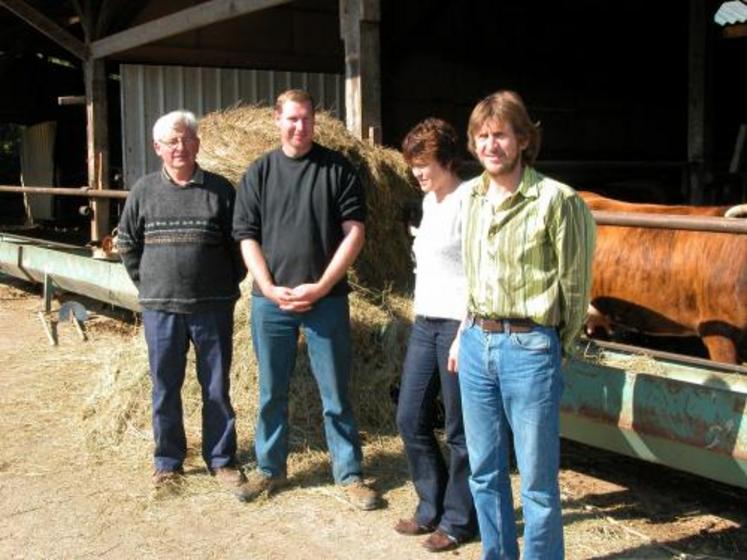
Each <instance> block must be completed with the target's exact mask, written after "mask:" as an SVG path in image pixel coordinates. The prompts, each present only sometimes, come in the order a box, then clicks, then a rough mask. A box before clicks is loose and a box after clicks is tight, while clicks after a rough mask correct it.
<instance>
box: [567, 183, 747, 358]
mask: <svg viewBox="0 0 747 560" xmlns="http://www.w3.org/2000/svg"><path fill="white" fill-rule="evenodd" d="M581 196H582V197H583V198H584V200H586V201H587V204H588V205H589V207H590V208H591V209H592V210H607V211H619V212H644V213H659V214H679V215H686V214H689V215H703V216H722V215H723V212H724V210H725V209H726V208H727V207H714V206H711V207H694V206H664V205H654V204H633V203H626V202H620V201H616V200H611V199H606V198H604V197H601V196H599V195H595V194H592V193H581ZM592 305H593V306H594V307H595V308H596V309H597V310H598V311H599V312H600V313H601V314H602V315H604V317H605V318H607V319H609V320H610V321H611V323H612V324H613V325H621V326H624V327H626V328H629V329H633V330H637V331H639V332H642V333H646V334H659V335H697V336H700V337H701V339H702V340H703V343H704V344H705V345H706V347H707V348H708V352H709V354H710V356H711V359H713V360H716V361H720V362H729V363H737V362H738V360H739V346H740V344H743V343H744V341H745V333H746V332H747V236H745V235H742V234H737V233H712V232H700V231H687V230H669V229H653V228H639V227H619V226H603V225H600V226H598V233H597V248H596V251H595V253H594V278H593V285H592Z"/></svg>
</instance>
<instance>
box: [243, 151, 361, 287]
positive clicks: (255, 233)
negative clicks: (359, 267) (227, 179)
mask: <svg viewBox="0 0 747 560" xmlns="http://www.w3.org/2000/svg"><path fill="white" fill-rule="evenodd" d="M365 216H366V206H365V200H364V197H363V188H362V187H361V182H360V179H359V178H358V175H357V173H356V172H355V170H354V169H353V166H352V165H351V164H350V162H349V161H348V160H347V159H345V157H344V156H343V155H342V154H340V153H339V152H336V151H334V150H330V149H328V148H325V147H323V146H320V145H318V144H314V145H313V146H312V148H311V150H310V151H309V152H308V153H307V154H305V155H304V156H302V157H300V158H290V157H288V156H286V155H285V154H284V153H283V151H282V150H281V149H276V150H273V151H271V152H269V153H267V154H265V155H263V156H261V157H260V158H258V159H257V160H256V161H254V162H253V163H252V164H251V165H250V166H249V169H247V171H246V173H245V174H244V176H243V178H242V179H241V183H240V184H239V188H238V192H237V197H236V207H235V211H234V217H233V236H234V238H235V239H236V240H238V241H240V240H242V239H254V240H255V241H257V242H258V243H259V244H260V246H261V247H262V253H263V254H264V257H265V260H266V261H267V266H268V268H269V270H270V274H271V275H272V278H273V282H274V283H275V285H277V286H286V287H289V288H294V287H296V286H298V285H299V284H305V283H311V282H316V281H318V280H319V279H320V278H321V277H322V275H323V274H324V271H325V269H326V268H327V265H328V264H329V262H330V261H331V260H332V257H333V255H334V254H335V251H336V250H337V248H338V246H339V245H340V242H341V241H342V239H343V231H342V222H344V221H347V220H355V221H359V222H363V221H364V220H365ZM347 292H348V285H347V281H346V279H345V278H344V277H343V279H342V280H340V282H338V283H337V284H336V285H335V287H334V288H333V289H332V290H331V291H330V292H329V295H331V296H335V295H343V294H346V293H347ZM254 293H255V294H259V293H260V292H259V289H258V288H257V286H256V284H255V286H254Z"/></svg>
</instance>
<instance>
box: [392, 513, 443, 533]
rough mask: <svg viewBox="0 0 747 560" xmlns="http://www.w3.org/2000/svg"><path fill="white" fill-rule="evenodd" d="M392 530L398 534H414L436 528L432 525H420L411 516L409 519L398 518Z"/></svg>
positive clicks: (431, 530)
mask: <svg viewBox="0 0 747 560" xmlns="http://www.w3.org/2000/svg"><path fill="white" fill-rule="evenodd" d="M394 530H395V531H397V532H398V533H399V534H400V535H408V536H416V535H426V534H428V533H432V532H433V531H435V530H436V528H435V527H434V526H433V525H421V524H420V523H418V522H417V521H415V518H414V517H412V518H410V519H400V520H399V521H397V524H396V525H395V526H394Z"/></svg>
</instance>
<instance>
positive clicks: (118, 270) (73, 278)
mask: <svg viewBox="0 0 747 560" xmlns="http://www.w3.org/2000/svg"><path fill="white" fill-rule="evenodd" d="M0 272H2V273H4V274H8V275H10V276H14V277H16V278H20V279H21V280H27V281H29V282H38V283H41V284H44V288H45V289H44V293H45V300H46V302H47V310H49V309H48V307H49V306H48V304H49V301H50V299H51V293H52V291H53V290H54V289H61V290H65V291H67V292H72V293H75V294H80V295H84V296H87V297H90V298H93V299H96V300H99V301H104V302H107V303H110V304H112V305H117V306H119V307H124V308H126V309H131V310H133V311H138V310H139V309H140V306H139V305H138V300H137V290H136V289H135V286H134V285H133V283H132V281H131V280H130V278H129V276H127V272H126V271H125V269H124V266H122V263H120V262H115V261H107V260H101V259H94V258H93V257H92V255H91V251H90V249H87V248H85V247H76V246H74V245H66V244H64V243H54V242H51V241H43V240H40V239H33V238H31V237H24V236H19V235H9V234H4V233H0Z"/></svg>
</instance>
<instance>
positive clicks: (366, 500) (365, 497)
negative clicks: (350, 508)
mask: <svg viewBox="0 0 747 560" xmlns="http://www.w3.org/2000/svg"><path fill="white" fill-rule="evenodd" d="M342 491H343V492H344V494H345V498H346V499H347V501H348V502H350V503H351V504H352V505H354V506H355V507H357V508H358V509H362V510H364V511H370V510H372V509H376V508H378V507H379V506H380V505H381V504H380V500H379V494H378V492H376V490H374V489H373V488H372V487H371V486H368V485H367V484H366V483H365V482H363V481H362V480H355V481H353V482H351V483H349V484H345V485H343V487H342Z"/></svg>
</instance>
